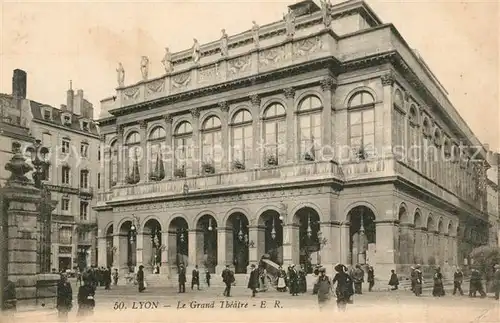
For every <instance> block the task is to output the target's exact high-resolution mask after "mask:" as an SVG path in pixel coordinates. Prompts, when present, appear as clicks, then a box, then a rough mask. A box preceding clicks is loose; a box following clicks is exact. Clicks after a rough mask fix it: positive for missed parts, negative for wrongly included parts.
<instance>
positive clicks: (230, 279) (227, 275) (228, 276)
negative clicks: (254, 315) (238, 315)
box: [221, 265, 234, 297]
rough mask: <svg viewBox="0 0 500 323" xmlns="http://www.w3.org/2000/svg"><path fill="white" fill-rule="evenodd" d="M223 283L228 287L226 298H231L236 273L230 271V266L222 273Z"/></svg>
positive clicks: (225, 291) (225, 290) (225, 292)
mask: <svg viewBox="0 0 500 323" xmlns="http://www.w3.org/2000/svg"><path fill="white" fill-rule="evenodd" d="M221 276H222V281H223V282H224V284H225V285H226V288H225V289H224V296H226V297H231V285H232V284H233V283H234V273H233V272H232V270H231V269H229V265H226V268H225V269H224V270H223V271H222V275H221Z"/></svg>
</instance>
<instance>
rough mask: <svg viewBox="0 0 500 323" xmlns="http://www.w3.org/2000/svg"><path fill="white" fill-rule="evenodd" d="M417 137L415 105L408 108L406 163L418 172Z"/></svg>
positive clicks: (418, 144)
mask: <svg viewBox="0 0 500 323" xmlns="http://www.w3.org/2000/svg"><path fill="white" fill-rule="evenodd" d="M418 138H419V136H418V115H417V108H416V107H415V105H413V104H412V105H411V106H410V110H409V113H408V154H407V156H408V163H409V165H410V166H411V167H414V168H415V169H417V170H419V169H420V166H419V161H420V143H419V139H418Z"/></svg>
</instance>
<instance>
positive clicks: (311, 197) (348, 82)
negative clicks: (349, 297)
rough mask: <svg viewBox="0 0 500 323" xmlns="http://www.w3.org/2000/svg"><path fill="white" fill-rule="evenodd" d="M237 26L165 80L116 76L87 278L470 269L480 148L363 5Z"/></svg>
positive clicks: (479, 195) (173, 64)
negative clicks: (293, 269) (342, 267)
mask: <svg viewBox="0 0 500 323" xmlns="http://www.w3.org/2000/svg"><path fill="white" fill-rule="evenodd" d="M221 27H223V26H221ZM249 27H251V28H250V29H249V30H247V31H245V32H243V33H240V34H237V35H234V36H228V35H227V34H226V33H225V31H224V30H223V31H222V37H221V38H220V39H219V40H216V41H214V42H211V43H208V44H198V42H197V41H196V40H195V42H194V44H193V47H192V48H191V49H188V50H185V51H182V52H177V53H170V52H169V51H168V49H167V52H166V54H165V59H164V60H163V64H164V66H165V74H164V75H162V76H159V77H155V78H152V77H151V76H150V75H148V66H149V62H148V58H147V57H143V60H142V62H141V64H139V62H138V64H137V67H136V68H141V72H142V76H143V79H142V80H141V81H139V82H138V83H134V84H130V85H125V84H123V76H124V72H123V67H122V66H121V65H120V67H119V68H118V69H117V74H118V83H119V86H118V88H117V89H116V93H115V94H114V95H113V96H112V97H109V98H106V99H104V100H102V101H101V106H102V108H101V110H102V111H101V116H100V119H99V124H100V129H101V135H102V138H101V140H104V144H103V146H104V147H105V148H104V151H103V153H104V155H103V156H104V158H103V159H102V160H103V164H102V167H103V168H102V169H101V174H103V175H102V178H103V179H104V180H103V181H104V182H103V183H102V184H101V190H100V192H99V193H98V202H97V206H96V210H97V212H98V227H99V232H98V234H99V242H98V244H99V247H98V250H99V256H98V259H99V262H100V264H99V265H109V266H113V267H116V268H119V270H120V271H121V272H122V273H125V272H129V271H132V270H134V268H136V267H137V266H139V265H141V264H142V265H144V266H145V268H146V271H147V273H153V272H157V271H159V272H160V274H164V275H171V276H172V277H175V273H176V271H177V266H178V265H179V264H180V263H183V264H185V265H187V266H188V272H189V269H190V268H191V267H193V266H194V265H198V266H200V267H202V268H207V269H208V270H210V271H212V272H220V270H221V268H223V267H225V266H226V265H230V266H231V267H233V268H234V269H235V271H236V273H245V272H246V270H247V267H248V266H249V265H250V264H254V263H257V262H258V261H259V259H260V258H261V257H262V256H263V255H264V254H266V255H267V256H268V257H269V258H270V259H271V260H272V261H274V262H276V263H278V264H285V265H286V264H290V263H294V264H312V265H314V264H318V263H321V264H323V265H325V266H327V268H328V271H329V272H332V270H333V266H334V265H335V264H336V263H339V262H342V263H346V264H357V263H361V264H365V263H368V264H371V265H373V266H374V267H375V270H376V271H378V272H380V273H381V274H383V273H389V272H390V269H397V270H400V271H403V270H404V269H405V268H407V266H409V265H411V264H416V263H420V264H422V265H423V266H424V267H426V268H430V267H431V266H433V265H446V264H448V265H457V264H458V265H463V264H464V263H468V259H467V257H468V254H469V252H470V251H471V250H472V249H473V248H474V247H476V246H479V245H481V244H485V243H487V241H486V240H484V237H487V236H488V234H487V233H488V215H487V209H486V208H487V201H486V188H485V181H486V180H485V170H486V169H487V167H488V164H487V163H485V162H482V161H481V160H482V159H484V158H485V154H486V151H485V150H484V148H482V145H481V144H480V142H479V140H478V139H477V137H476V136H475V135H474V134H473V133H472V131H471V130H470V129H469V127H468V126H467V124H466V123H465V122H464V120H463V119H462V118H461V117H460V115H459V114H458V112H457V111H456V109H455V108H454V107H453V105H452V104H451V103H450V101H449V100H448V99H447V93H446V91H445V89H444V87H443V86H442V85H441V84H440V83H439V81H438V80H437V79H436V77H435V76H434V75H433V74H432V72H431V71H430V70H429V68H428V67H427V65H426V64H425V63H424V61H423V59H422V58H421V57H420V56H419V54H418V53H417V52H416V51H414V50H412V49H411V48H410V47H409V45H408V44H407V43H406V41H405V40H404V39H403V38H402V36H401V35H400V34H399V32H398V31H397V30H396V28H395V27H394V26H393V25H392V24H384V23H382V22H381V21H380V19H379V18H378V17H377V16H376V14H375V13H374V12H373V11H372V10H371V9H370V8H369V6H368V5H367V4H365V3H364V2H363V1H347V2H343V3H339V4H335V5H330V4H326V3H322V5H321V6H318V5H316V4H315V3H314V2H313V1H302V2H299V3H296V4H293V5H291V6H289V8H288V13H287V14H286V15H285V16H284V19H283V20H282V21H278V22H274V23H271V24H266V25H262V26H260V27H259V26H258V25H257V24H255V23H254V25H253V26H251V24H249ZM145 54H146V53H145ZM158 64H160V62H158Z"/></svg>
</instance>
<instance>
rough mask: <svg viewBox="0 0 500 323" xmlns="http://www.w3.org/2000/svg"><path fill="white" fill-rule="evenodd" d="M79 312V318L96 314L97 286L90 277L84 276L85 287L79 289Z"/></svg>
mask: <svg viewBox="0 0 500 323" xmlns="http://www.w3.org/2000/svg"><path fill="white" fill-rule="evenodd" d="M77 299H78V312H77V314H76V315H77V316H80V317H81V316H89V315H92V314H93V313H94V307H95V284H94V283H93V282H92V281H91V280H90V277H89V276H87V275H84V277H83V286H80V288H79V289H78V297H77Z"/></svg>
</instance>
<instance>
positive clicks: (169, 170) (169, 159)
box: [162, 114, 175, 180]
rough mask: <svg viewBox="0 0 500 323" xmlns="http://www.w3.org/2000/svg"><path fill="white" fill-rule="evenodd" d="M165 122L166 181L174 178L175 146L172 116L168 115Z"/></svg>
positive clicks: (164, 155)
mask: <svg viewBox="0 0 500 323" xmlns="http://www.w3.org/2000/svg"><path fill="white" fill-rule="evenodd" d="M163 120H164V121H165V150H166V151H165V153H162V157H163V158H164V159H166V162H165V179H167V180H169V179H172V178H173V177H174V158H175V154H174V145H173V139H172V138H173V129H172V120H173V118H172V115H171V114H166V115H165V117H164V118H163Z"/></svg>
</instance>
